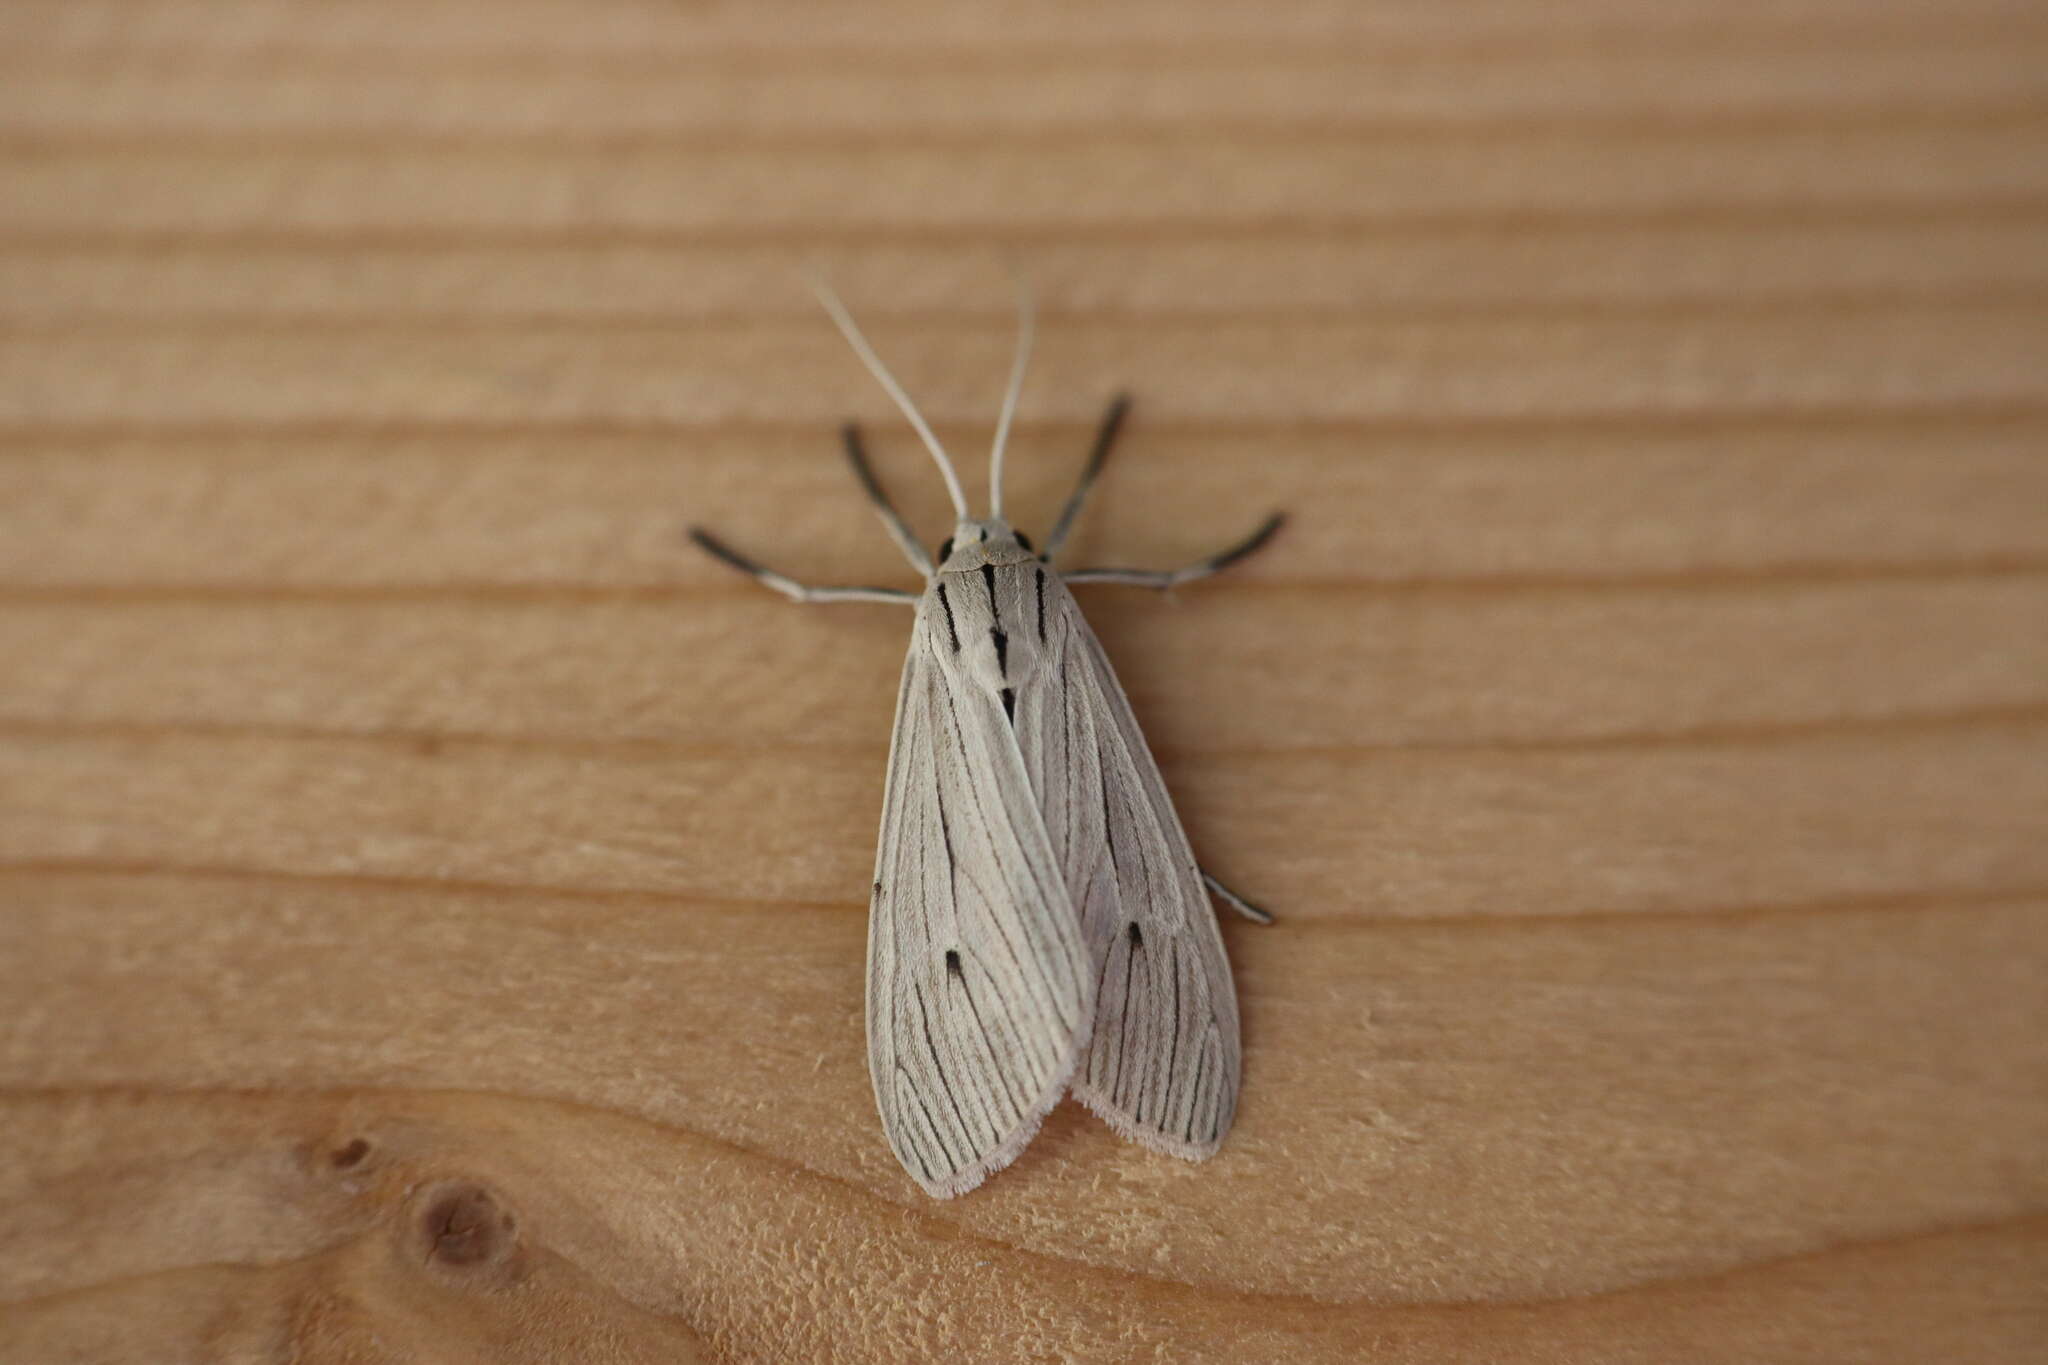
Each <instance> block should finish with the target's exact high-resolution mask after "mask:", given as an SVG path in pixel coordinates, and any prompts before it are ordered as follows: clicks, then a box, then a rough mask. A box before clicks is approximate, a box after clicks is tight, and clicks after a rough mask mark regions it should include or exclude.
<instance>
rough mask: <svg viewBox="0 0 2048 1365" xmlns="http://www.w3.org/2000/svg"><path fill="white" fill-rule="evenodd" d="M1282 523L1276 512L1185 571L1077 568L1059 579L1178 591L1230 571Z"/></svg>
mask: <svg viewBox="0 0 2048 1365" xmlns="http://www.w3.org/2000/svg"><path fill="white" fill-rule="evenodd" d="M1285 520H1287V518H1286V516H1285V514H1283V513H1280V512H1275V513H1274V514H1273V515H1272V516H1270V517H1267V518H1266V519H1265V520H1264V521H1263V522H1261V523H1260V524H1259V529H1258V530H1256V531H1253V532H1252V533H1251V534H1250V535H1248V536H1246V537H1245V538H1244V539H1243V540H1240V541H1238V542H1237V543H1236V544H1235V545H1232V546H1230V547H1229V548H1227V549H1223V550H1218V551H1217V552H1216V553H1215V554H1213V555H1210V556H1209V557H1208V558H1207V559H1198V560H1196V561H1195V562H1194V563H1192V564H1189V565H1187V566H1186V567H1184V568H1179V569H1076V570H1075V571H1074V572H1072V573H1070V574H1062V575H1061V577H1063V578H1065V579H1066V580H1067V582H1069V583H1126V584H1129V585H1130V586H1132V587H1135V588H1161V589H1164V588H1177V587H1179V586H1180V585H1181V584H1183V583H1192V582H1194V581H1195V580H1196V579H1199V578H1207V577H1208V576H1209V575H1211V574H1213V573H1218V572H1221V571H1222V570H1224V569H1227V568H1229V567H1230V566H1231V565H1233V564H1235V563H1237V562H1238V561H1239V560H1241V559H1245V558H1248V557H1249V556H1251V555H1252V554H1253V553H1255V552H1256V551H1258V550H1259V549H1261V548H1263V547H1264V546H1265V544H1266V542H1267V541H1269V540H1271V539H1272V538H1273V533H1274V532H1275V531H1277V530H1279V529H1280V523H1281V522H1283V521H1285Z"/></svg>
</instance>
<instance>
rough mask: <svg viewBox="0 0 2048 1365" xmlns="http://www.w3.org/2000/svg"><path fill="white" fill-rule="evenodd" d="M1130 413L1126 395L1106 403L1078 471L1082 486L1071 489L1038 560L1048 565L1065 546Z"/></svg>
mask: <svg viewBox="0 0 2048 1365" xmlns="http://www.w3.org/2000/svg"><path fill="white" fill-rule="evenodd" d="M1130 410H1131V396H1130V395H1129V394H1127V393H1120V394H1118V395H1116V397H1114V398H1112V399H1110V400H1109V409H1108V411H1106V412H1104V413H1103V414H1102V424H1101V425H1100V426H1098V427H1096V428H1095V444H1094V445H1093V446H1091V447H1089V450H1088V463H1087V464H1086V465H1084V466H1083V467H1082V469H1081V482H1080V483H1078V484H1076V485H1075V486H1074V492H1073V495H1072V496H1071V497H1069V498H1068V499H1067V505H1066V506H1065V507H1062V508H1061V509H1060V519H1059V520H1058V521H1056V522H1054V523H1053V528H1052V534H1051V535H1049V536H1047V537H1046V538H1045V553H1044V554H1043V555H1041V556H1040V558H1042V559H1044V560H1045V561H1046V562H1047V563H1051V562H1052V557H1053V556H1054V555H1056V554H1058V553H1059V548H1060V546H1061V545H1063V544H1065V543H1066V539H1067V532H1069V531H1071V530H1073V529H1074V519H1075V518H1076V517H1079V516H1080V515H1081V504H1082V503H1084V502H1086V501H1087V500H1088V490H1089V489H1091V488H1093V487H1094V486H1095V476H1096V475H1098V474H1100V473H1101V472H1102V466H1103V465H1104V464H1105V463H1107V462H1108V460H1109V452H1110V449H1111V447H1113V446H1114V445H1116V438H1117V433H1118V432H1120V431H1122V430H1123V426H1124V414H1125V413H1128V412H1129V411H1130Z"/></svg>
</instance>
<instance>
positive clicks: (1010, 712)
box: [1003, 687, 1017, 725]
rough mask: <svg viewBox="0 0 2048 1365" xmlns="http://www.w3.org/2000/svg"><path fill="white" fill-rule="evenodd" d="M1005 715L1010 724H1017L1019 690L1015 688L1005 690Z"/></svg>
mask: <svg viewBox="0 0 2048 1365" xmlns="http://www.w3.org/2000/svg"><path fill="white" fill-rule="evenodd" d="M1003 715H1004V716H1005V717H1007V718H1008V720H1009V722H1010V724H1012V725H1015V724H1016V723H1017V689H1016V688H1014V687H1006V688H1004V689H1003Z"/></svg>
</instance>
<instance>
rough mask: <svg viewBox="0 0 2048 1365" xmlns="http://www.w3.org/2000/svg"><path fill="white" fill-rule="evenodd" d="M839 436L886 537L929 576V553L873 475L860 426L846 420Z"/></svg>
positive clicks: (848, 461)
mask: <svg viewBox="0 0 2048 1365" xmlns="http://www.w3.org/2000/svg"><path fill="white" fill-rule="evenodd" d="M839 439H840V440H841V441H842V442H844V443H845V445H846V462H847V463H848V464H850V465H852V466H853V476H854V477H855V478H856V479H859V480H860V487H861V491H862V492H863V493H866V494H867V495H868V501H869V502H871V503H873V504H874V506H875V511H876V512H878V513H879V514H880V515H881V518H882V525H884V526H886V527H887V528H888V530H889V538H890V539H891V540H893V541H895V542H896V548H897V549H899V550H901V551H903V557H904V558H905V559H907V560H909V561H910V567H911V568H913V569H916V570H917V571H918V572H919V573H921V574H923V575H924V576H925V577H926V578H930V577H931V576H932V573H933V570H934V565H933V564H932V557H931V556H930V555H929V554H927V553H925V548H924V546H922V545H920V544H918V542H917V537H916V536H915V535H914V534H912V532H911V530H910V523H908V522H906V521H905V520H903V514H902V513H901V512H898V511H897V510H896V504H895V503H893V502H891V501H889V495H888V494H887V493H885V492H883V491H882V481H881V480H880V479H877V478H876V477H875V470H874V466H873V465H870V464H869V463H868V452H867V448H866V446H864V445H863V444H862V442H861V439H860V428H859V427H857V426H855V425H854V424H853V423H851V422H848V423H847V424H846V425H845V426H843V427H841V428H840V429H839Z"/></svg>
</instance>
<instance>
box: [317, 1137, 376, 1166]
mask: <svg viewBox="0 0 2048 1365" xmlns="http://www.w3.org/2000/svg"><path fill="white" fill-rule="evenodd" d="M369 1154H370V1143H369V1140H368V1139H367V1138H356V1139H355V1140H354V1141H352V1142H348V1143H345V1144H343V1145H342V1146H340V1147H337V1148H335V1149H334V1150H333V1151H331V1152H329V1153H328V1154H327V1160H328V1162H329V1163H330V1164H331V1165H333V1167H334V1169H335V1170H337V1171H346V1170H348V1169H350V1168H351V1167H354V1166H360V1165H362V1164H363V1158H364V1157H366V1156H368V1155H369Z"/></svg>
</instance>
